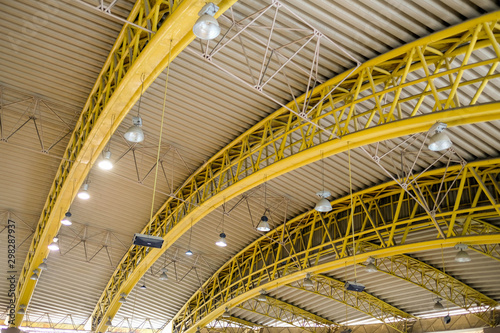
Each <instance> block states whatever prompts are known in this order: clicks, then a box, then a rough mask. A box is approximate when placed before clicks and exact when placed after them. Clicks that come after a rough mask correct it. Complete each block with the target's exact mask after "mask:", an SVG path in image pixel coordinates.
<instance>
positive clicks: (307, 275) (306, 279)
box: [304, 273, 314, 288]
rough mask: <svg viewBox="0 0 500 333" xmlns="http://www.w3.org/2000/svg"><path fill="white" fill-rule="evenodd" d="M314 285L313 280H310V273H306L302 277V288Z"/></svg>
mask: <svg viewBox="0 0 500 333" xmlns="http://www.w3.org/2000/svg"><path fill="white" fill-rule="evenodd" d="M312 287H314V282H313V281H312V280H311V274H310V273H307V274H306V277H305V278H304V288H312Z"/></svg>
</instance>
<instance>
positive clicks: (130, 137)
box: [123, 116, 144, 143]
mask: <svg viewBox="0 0 500 333" xmlns="http://www.w3.org/2000/svg"><path fill="white" fill-rule="evenodd" d="M141 127H142V118H141V116H137V117H133V118H132V126H130V127H129V129H128V130H127V132H125V134H124V135H123V137H124V138H125V140H127V141H129V142H134V143H138V142H142V141H144V131H143V130H142V128H141Z"/></svg>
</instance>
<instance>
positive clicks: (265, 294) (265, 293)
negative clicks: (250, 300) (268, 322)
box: [257, 289, 267, 302]
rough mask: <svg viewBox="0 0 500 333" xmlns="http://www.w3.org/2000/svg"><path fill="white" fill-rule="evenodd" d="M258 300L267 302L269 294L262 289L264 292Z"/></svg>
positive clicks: (261, 292)
mask: <svg viewBox="0 0 500 333" xmlns="http://www.w3.org/2000/svg"><path fill="white" fill-rule="evenodd" d="M257 300H258V301H259V302H267V292H266V291H265V290H264V289H262V290H261V291H260V294H259V296H258V297H257Z"/></svg>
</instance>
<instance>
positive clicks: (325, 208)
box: [314, 191, 332, 213]
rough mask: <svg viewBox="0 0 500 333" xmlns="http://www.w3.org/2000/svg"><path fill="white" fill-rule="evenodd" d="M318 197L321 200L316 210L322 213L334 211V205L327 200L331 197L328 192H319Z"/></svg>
mask: <svg viewBox="0 0 500 333" xmlns="http://www.w3.org/2000/svg"><path fill="white" fill-rule="evenodd" d="M316 195H317V196H318V197H319V198H320V199H319V201H318V203H317V204H316V206H315V207H314V209H315V210H316V211H318V212H320V213H326V212H329V211H331V210H332V204H331V203H330V201H328V200H327V198H329V197H330V196H331V194H330V192H328V191H319V192H318V193H316Z"/></svg>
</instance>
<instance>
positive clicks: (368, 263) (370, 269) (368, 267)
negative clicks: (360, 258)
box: [365, 257, 378, 273]
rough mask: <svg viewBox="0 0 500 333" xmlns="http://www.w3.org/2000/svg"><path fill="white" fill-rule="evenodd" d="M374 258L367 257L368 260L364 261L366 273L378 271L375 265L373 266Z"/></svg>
mask: <svg viewBox="0 0 500 333" xmlns="http://www.w3.org/2000/svg"><path fill="white" fill-rule="evenodd" d="M375 262H376V260H375V258H372V257H370V258H368V260H367V261H366V266H365V270H366V271H367V272H368V273H375V272H378V268H377V266H375Z"/></svg>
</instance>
